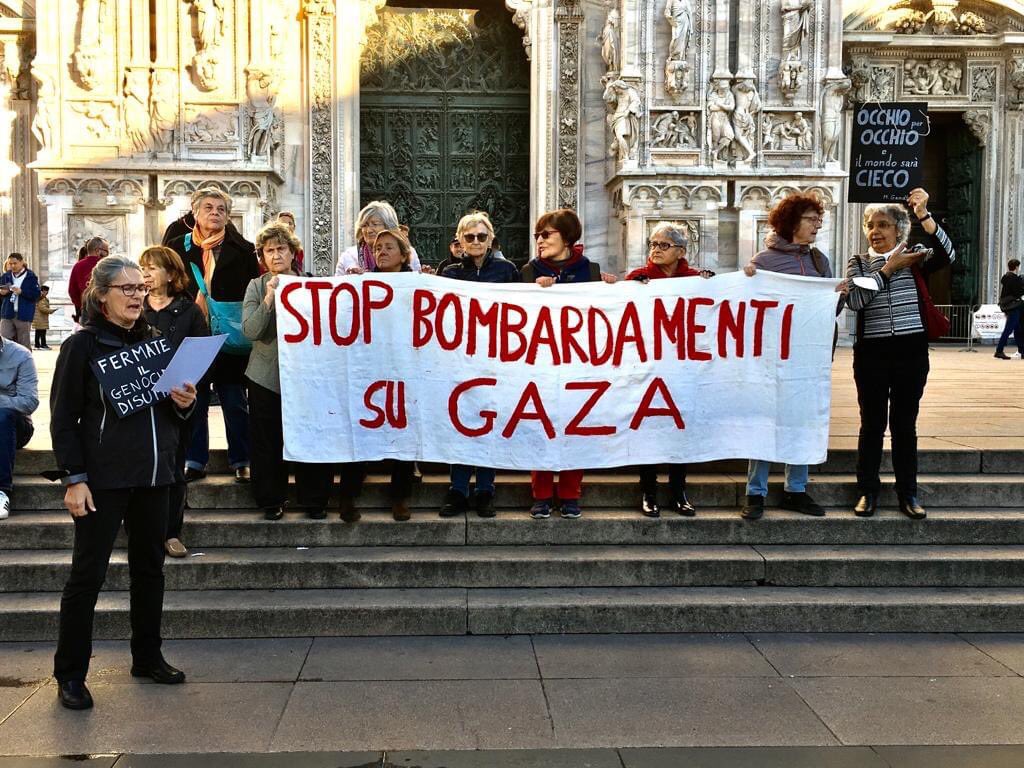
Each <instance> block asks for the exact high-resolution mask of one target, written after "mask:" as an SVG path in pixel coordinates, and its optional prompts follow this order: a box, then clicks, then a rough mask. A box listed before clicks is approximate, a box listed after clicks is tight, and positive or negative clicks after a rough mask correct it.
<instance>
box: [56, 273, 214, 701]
mask: <svg viewBox="0 0 1024 768" xmlns="http://www.w3.org/2000/svg"><path fill="white" fill-rule="evenodd" d="M145 295H146V285H145V283H144V282H143V277H142V273H141V272H140V271H139V267H138V265H137V264H136V263H135V262H133V261H131V260H130V259H127V258H125V257H123V256H107V257H105V258H103V259H100V260H99V261H98V262H97V264H96V267H95V269H94V270H93V273H92V278H91V280H90V282H89V286H88V288H86V290H85V293H84V294H83V297H82V302H83V305H82V308H83V318H84V323H85V324H84V325H83V326H82V330H81V331H79V332H78V333H75V334H73V335H72V336H71V337H69V338H68V340H67V341H65V342H64V344H62V345H61V348H60V355H59V356H58V358H57V366H56V369H55V370H54V374H53V386H52V389H51V391H50V413H51V421H50V437H51V439H52V442H53V451H54V455H55V457H56V459H57V463H58V466H59V467H60V470H61V472H62V474H63V481H62V482H63V483H64V485H65V486H67V491H66V493H65V495H64V506H65V507H67V509H68V511H69V512H70V513H71V516H72V518H73V519H74V523H75V544H74V553H73V554H72V558H71V574H70V575H69V577H68V581H67V584H66V585H65V587H64V594H63V596H62V597H61V603H60V632H59V637H58V640H57V652H56V654H55V656H54V665H53V674H54V677H56V678H57V684H58V696H59V697H60V702H61V704H63V705H64V706H65V707H67V708H69V709H88V708H89V707H91V706H92V696H91V695H90V694H89V689H88V688H87V687H86V686H85V678H86V675H87V674H88V672H89V658H90V656H91V655H92V626H93V614H94V613H95V609H96V598H97V596H98V595H99V591H100V589H101V588H102V586H103V582H104V579H105V578H106V573H107V563H108V562H109V560H110V553H111V551H112V550H113V547H114V539H115V538H116V537H117V534H118V531H119V530H120V529H121V524H122V522H124V523H127V525H125V528H126V530H127V532H128V570H129V574H130V578H131V624H132V642H131V649H132V670H131V673H132V676H133V677H148V678H151V679H152V680H154V681H155V682H158V683H168V684H172V683H181V682H183V681H184V680H185V675H184V673H183V672H181V671H180V670H177V669H175V668H174V667H172V666H170V665H169V664H168V663H167V662H166V661H165V660H164V657H163V655H162V654H161V652H160V645H161V639H160V617H161V613H162V612H163V597H164V572H163V563H164V541H165V540H166V531H167V503H168V491H169V488H170V486H171V485H172V484H173V483H174V481H175V478H176V477H177V468H176V467H175V456H176V455H177V451H178V441H179V439H180V436H181V425H182V422H183V421H184V420H185V419H186V418H187V417H188V415H189V413H190V412H191V411H192V408H193V406H194V405H195V400H196V388H195V387H194V386H192V385H191V384H186V385H185V386H184V387H182V388H180V389H179V388H176V389H173V390H172V391H171V396H170V398H168V399H164V400H161V401H159V402H157V403H155V404H154V405H151V406H149V407H146V408H142V409H140V410H137V411H134V412H132V413H130V414H129V415H127V416H124V417H119V415H118V414H119V411H118V410H117V409H115V408H114V407H113V406H112V405H111V404H110V403H108V400H107V398H106V396H105V394H104V392H103V389H102V385H101V382H100V380H99V379H98V378H97V375H96V374H95V373H94V371H93V367H92V365H91V363H93V361H95V360H96V359H101V358H105V357H108V356H109V355H111V354H114V353H120V352H121V351H122V350H124V349H125V348H126V347H131V346H132V345H134V344H137V343H139V342H143V341H147V340H150V339H152V338H153V336H154V335H155V334H154V332H153V329H152V328H151V327H150V326H149V324H148V323H147V322H146V319H145V318H144V317H143V298H144V296H145Z"/></svg>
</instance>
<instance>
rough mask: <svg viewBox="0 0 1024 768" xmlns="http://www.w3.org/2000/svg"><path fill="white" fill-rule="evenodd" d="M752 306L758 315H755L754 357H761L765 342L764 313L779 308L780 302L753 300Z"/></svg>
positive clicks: (751, 301)
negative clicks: (763, 342)
mask: <svg viewBox="0 0 1024 768" xmlns="http://www.w3.org/2000/svg"><path fill="white" fill-rule="evenodd" d="M750 306H752V307H753V308H754V309H756V310H757V314H756V315H754V357H760V356H761V348H762V341H763V340H764V313H765V312H766V311H767V310H769V309H772V308H773V307H777V306H779V302H777V301H761V300H760V299H751V300H750Z"/></svg>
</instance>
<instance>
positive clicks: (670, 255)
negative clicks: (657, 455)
mask: <svg viewBox="0 0 1024 768" xmlns="http://www.w3.org/2000/svg"><path fill="white" fill-rule="evenodd" d="M686 243H687V237H686V233H685V232H684V231H683V230H681V229H679V228H678V227H673V226H671V225H666V226H664V227H660V228H659V229H657V230H655V231H654V232H653V233H652V234H651V239H650V240H648V241H647V254H648V255H647V263H646V264H644V265H643V266H642V267H639V268H637V269H634V270H633V271H632V272H630V273H629V274H628V275H626V279H627V280H638V281H640V282H643V283H646V282H649V281H651V280H661V279H663V278H666V277H698V276H699V277H713V276H714V273H713V272H711V271H709V270H702V271H698V270H696V269H694V268H693V267H691V266H690V263H689V262H688V261H687V260H686ZM668 487H669V492H670V493H671V494H672V509H674V510H675V511H676V512H678V513H679V514H680V515H683V516H684V517H693V516H694V515H695V514H697V509H696V507H694V506H693V504H691V503H690V501H689V499H687V498H686V465H685V464H670V465H669V468H668ZM640 492H641V494H642V495H643V498H642V500H641V502H640V511H641V512H642V513H643V514H644V515H645V516H646V517H660V516H661V508H660V507H659V506H658V466H657V465H654V464H652V465H648V466H646V467H641V468H640Z"/></svg>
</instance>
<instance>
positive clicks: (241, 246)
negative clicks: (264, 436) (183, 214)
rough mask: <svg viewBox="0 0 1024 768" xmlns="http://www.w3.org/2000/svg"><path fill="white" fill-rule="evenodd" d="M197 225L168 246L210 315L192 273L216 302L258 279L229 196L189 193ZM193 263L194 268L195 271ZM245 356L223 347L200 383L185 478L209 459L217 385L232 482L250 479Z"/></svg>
mask: <svg viewBox="0 0 1024 768" xmlns="http://www.w3.org/2000/svg"><path fill="white" fill-rule="evenodd" d="M192 214H193V216H194V217H195V222H196V224H195V227H194V228H193V229H192V231H191V232H187V233H185V234H184V235H181V236H180V237H176V238H174V239H173V240H171V242H170V243H169V244H168V246H169V247H170V248H172V249H173V250H174V251H175V252H177V254H178V255H179V256H181V259H182V261H183V262H184V263H185V268H186V272H187V273H188V276H189V280H190V286H189V292H190V293H191V294H192V296H193V297H195V298H196V303H197V304H198V305H199V306H200V308H201V309H203V311H204V313H206V314H207V318H208V319H209V313H208V311H207V306H206V301H205V299H204V297H203V296H202V295H201V292H200V290H199V284H198V281H197V280H196V276H195V272H196V271H198V272H199V274H200V275H202V276H203V281H204V283H205V284H206V286H207V290H208V291H209V295H210V297H211V298H213V299H214V300H216V301H231V302H235V301H237V302H241V301H242V300H243V299H245V290H246V288H248V287H249V281H251V280H253V279H255V278H257V277H259V274H260V272H259V264H258V262H257V259H256V247H255V246H254V245H253V244H252V243H250V242H249V241H248V240H246V239H245V238H244V237H242V235H241V233H240V232H239V231H238V230H237V229H235V227H234V225H233V224H231V221H230V220H229V216H230V214H231V198H230V197H229V196H228V195H227V193H225V192H223V191H222V190H220V189H217V188H216V187H204V188H203V189H200V190H199V191H198V192H196V193H195V195H193V196H192ZM193 267H194V269H193ZM248 363H249V356H248V355H247V354H237V353H230V352H224V351H221V353H220V354H219V355H217V359H216V361H214V364H213V368H212V369H211V372H210V373H209V374H208V378H209V379H210V382H209V383H206V382H204V383H202V384H201V385H200V387H199V394H198V397H197V399H196V412H195V417H194V422H193V424H194V429H193V432H192V443H191V445H190V446H189V450H188V458H187V460H186V462H185V477H186V479H187V480H198V479H200V478H202V477H205V476H206V465H207V464H208V463H209V460H210V430H209V423H208V418H207V416H208V409H209V406H210V385H211V384H212V386H213V387H215V388H216V389H217V397H218V398H219V399H220V405H221V410H222V411H223V413H224V425H225V427H226V430H227V438H228V463H229V465H230V466H231V468H232V469H233V470H235V480H236V481H237V482H240V483H246V482H248V481H249V406H248V403H247V401H246V397H245V388H244V380H243V377H244V374H245V367H246V365H248Z"/></svg>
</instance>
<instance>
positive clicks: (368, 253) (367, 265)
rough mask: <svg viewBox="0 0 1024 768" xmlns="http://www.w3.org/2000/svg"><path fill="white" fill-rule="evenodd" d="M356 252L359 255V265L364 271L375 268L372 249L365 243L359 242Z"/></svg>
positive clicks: (370, 270)
mask: <svg viewBox="0 0 1024 768" xmlns="http://www.w3.org/2000/svg"><path fill="white" fill-rule="evenodd" d="M356 252H357V253H358V255H359V267H360V268H361V269H362V270H363V271H365V272H375V271H376V270H377V260H376V259H374V258H373V249H372V248H370V246H369V245H367V244H366V243H363V244H361V245H360V246H359V247H358V248H357V250H356Z"/></svg>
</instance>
